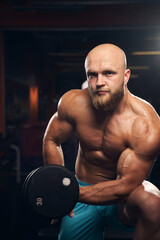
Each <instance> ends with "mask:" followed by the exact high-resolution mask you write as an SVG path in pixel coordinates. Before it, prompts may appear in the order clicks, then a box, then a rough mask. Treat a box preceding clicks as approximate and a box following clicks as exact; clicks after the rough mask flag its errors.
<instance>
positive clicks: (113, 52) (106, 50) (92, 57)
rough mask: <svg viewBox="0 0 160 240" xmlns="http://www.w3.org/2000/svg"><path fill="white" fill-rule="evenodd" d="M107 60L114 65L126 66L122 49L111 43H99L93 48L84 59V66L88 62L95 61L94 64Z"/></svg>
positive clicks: (124, 67)
mask: <svg viewBox="0 0 160 240" xmlns="http://www.w3.org/2000/svg"><path fill="white" fill-rule="evenodd" d="M104 61H105V62H108V64H109V63H110V64H112V65H114V66H115V67H118V68H123V69H124V70H125V69H126V68H127V60H126V55H125V53H124V51H123V50H122V49H121V48H119V47H117V46H116V45H113V44H109V43H106V44H101V45H98V46H96V47H95V48H93V49H92V50H91V51H90V52H89V53H88V55H87V57H86V59H85V68H87V65H88V63H89V62H95V64H98V63H100V62H101V63H102V62H104Z"/></svg>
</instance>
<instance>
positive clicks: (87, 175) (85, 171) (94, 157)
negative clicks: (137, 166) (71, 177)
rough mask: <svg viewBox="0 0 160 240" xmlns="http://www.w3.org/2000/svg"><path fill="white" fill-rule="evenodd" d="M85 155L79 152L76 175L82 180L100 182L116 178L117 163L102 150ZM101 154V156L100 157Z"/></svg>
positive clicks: (93, 182)
mask: <svg viewBox="0 0 160 240" xmlns="http://www.w3.org/2000/svg"><path fill="white" fill-rule="evenodd" d="M86 155H87V156H85V157H84V156H83V155H82V154H81V153H80V152H79V153H78V156H77V160H76V166H75V171H76V176H77V178H78V179H79V180H80V181H83V182H86V183H89V184H96V183H98V182H104V181H110V180H114V179H116V163H115V162H113V161H112V162H111V160H110V159H108V158H107V157H105V156H104V154H103V153H102V152H99V151H95V152H91V153H88V154H86ZM100 156H101V157H100Z"/></svg>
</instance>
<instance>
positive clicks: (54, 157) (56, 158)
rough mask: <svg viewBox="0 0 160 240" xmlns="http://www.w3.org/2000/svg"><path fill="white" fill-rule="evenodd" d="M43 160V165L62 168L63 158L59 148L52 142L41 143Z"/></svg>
mask: <svg viewBox="0 0 160 240" xmlns="http://www.w3.org/2000/svg"><path fill="white" fill-rule="evenodd" d="M43 160H44V163H45V164H57V165H62V166H64V158H63V152H62V148H61V146H58V145H57V144H56V143H54V142H53V141H52V140H45V141H44V142H43Z"/></svg>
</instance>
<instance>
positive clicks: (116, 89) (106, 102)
mask: <svg viewBox="0 0 160 240" xmlns="http://www.w3.org/2000/svg"><path fill="white" fill-rule="evenodd" d="M121 59H122V58H121V57H119V56H118V57H117V55H115V54H114V53H111V54H110V53H108V54H104V53H103V52H101V53H100V54H97V53H96V54H91V55H89V56H88V58H87V60H86V62H85V68H86V74H87V80H88V89H89V93H90V96H91V98H92V102H93V105H94V106H95V108H97V109H98V110H102V111H111V110H113V109H114V108H115V107H116V106H117V104H118V103H119V102H120V101H121V99H122V98H123V96H124V89H125V72H126V71H127V70H125V68H124V65H123V63H122V62H120V60H121ZM121 61H122V60H121Z"/></svg>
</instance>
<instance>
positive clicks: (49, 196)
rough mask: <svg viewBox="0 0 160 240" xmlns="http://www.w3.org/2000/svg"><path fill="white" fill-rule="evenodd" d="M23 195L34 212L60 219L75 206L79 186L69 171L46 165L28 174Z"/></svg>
mask: <svg viewBox="0 0 160 240" xmlns="http://www.w3.org/2000/svg"><path fill="white" fill-rule="evenodd" d="M24 194H25V198H26V200H27V201H28V202H29V204H30V205H31V206H32V207H33V209H34V210H35V211H36V212H38V213H39V214H41V215H42V216H45V217H48V218H60V217H62V216H65V215H66V214H68V213H69V212H70V211H71V210H72V209H73V208H74V206H75V205H76V203H77V200H78V196H79V186H78V182H77V180H76V178H75V176H74V175H73V174H72V173H71V172H70V171H69V170H67V169H66V168H64V167H62V166H59V165H48V166H43V167H40V168H38V169H35V170H34V171H32V172H31V173H30V174H29V176H28V177H27V180H26V181H25V183H24Z"/></svg>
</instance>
